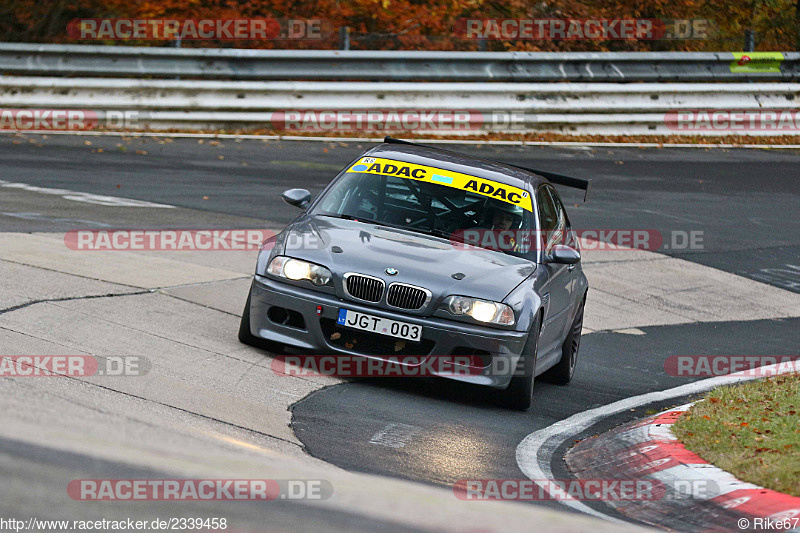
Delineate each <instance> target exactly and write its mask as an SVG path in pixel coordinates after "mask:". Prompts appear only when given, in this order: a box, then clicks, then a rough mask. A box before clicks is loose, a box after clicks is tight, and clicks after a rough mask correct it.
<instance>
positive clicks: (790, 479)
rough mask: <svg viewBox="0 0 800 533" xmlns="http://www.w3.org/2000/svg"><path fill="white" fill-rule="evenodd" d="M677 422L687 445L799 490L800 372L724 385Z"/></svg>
mask: <svg viewBox="0 0 800 533" xmlns="http://www.w3.org/2000/svg"><path fill="white" fill-rule="evenodd" d="M705 400H706V401H704V402H699V403H697V404H695V405H694V406H693V407H692V408H691V409H690V410H689V411H688V412H687V413H686V414H684V415H683V416H681V417H680V418H679V419H678V422H677V423H676V424H675V425H674V426H673V429H672V431H673V433H674V434H675V436H676V437H677V438H678V439H679V440H680V441H681V442H683V443H684V444H685V445H686V447H687V448H688V449H689V450H691V451H693V452H694V453H696V454H698V455H699V456H700V457H702V458H703V459H705V460H706V461H708V462H710V463H712V464H713V465H715V466H717V467H719V468H721V469H723V470H726V471H727V472H730V473H731V474H733V475H734V476H736V477H737V478H739V479H741V480H743V481H748V482H750V483H755V484H757V485H761V486H762V487H766V488H768V489H772V490H776V491H779V492H783V493H786V494H791V495H793V496H800V374H798V373H795V374H783V375H780V376H775V377H771V378H768V379H765V380H758V381H751V382H748V383H744V384H741V385H736V386H733V387H720V388H717V389H714V390H712V391H711V392H709V393H708V394H706V396H705Z"/></svg>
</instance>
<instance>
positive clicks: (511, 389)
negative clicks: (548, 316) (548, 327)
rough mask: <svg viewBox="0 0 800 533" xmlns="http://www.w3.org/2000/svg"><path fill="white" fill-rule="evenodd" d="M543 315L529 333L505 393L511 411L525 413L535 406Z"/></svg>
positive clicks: (539, 315)
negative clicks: (537, 362) (534, 389)
mask: <svg viewBox="0 0 800 533" xmlns="http://www.w3.org/2000/svg"><path fill="white" fill-rule="evenodd" d="M541 324H542V315H541V313H539V314H538V315H537V317H536V321H535V322H534V323H533V325H532V326H531V329H530V332H529V333H528V341H527V342H526V343H525V348H524V349H523V350H522V355H521V356H520V359H519V362H518V363H517V368H516V370H515V372H514V373H515V374H517V373H519V374H521V375H515V376H514V377H512V378H511V383H509V384H508V388H507V389H506V390H505V391H503V392H504V398H503V399H504V400H505V402H504V403H505V405H506V406H507V407H509V408H511V409H516V410H518V411H525V410H527V409H528V408H530V406H531V405H532V404H533V383H534V381H535V379H536V355H537V353H538V349H539V332H540V331H541V329H542V328H541Z"/></svg>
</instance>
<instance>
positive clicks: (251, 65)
mask: <svg viewBox="0 0 800 533" xmlns="http://www.w3.org/2000/svg"><path fill="white" fill-rule="evenodd" d="M783 55H784V59H783V61H782V62H781V64H780V68H779V71H777V72H738V71H737V72H733V71H732V70H731V64H732V63H734V62H735V59H734V55H733V54H732V53H730V52H604V53H596V52H409V51H336V50H249V49H248V50H245V49H202V48H182V49H180V48H156V47H132V46H94V45H54V44H27V43H0V72H1V73H4V74H6V75H8V74H18V75H33V76H102V77H135V78H175V77H185V78H200V79H231V80H328V81H344V80H347V81H381V82H386V81H455V82H554V81H573V82H616V83H619V82H656V81H659V82H665V81H667V82H715V81H725V82H735V81H786V82H789V81H800V52H786V53H784V54H783Z"/></svg>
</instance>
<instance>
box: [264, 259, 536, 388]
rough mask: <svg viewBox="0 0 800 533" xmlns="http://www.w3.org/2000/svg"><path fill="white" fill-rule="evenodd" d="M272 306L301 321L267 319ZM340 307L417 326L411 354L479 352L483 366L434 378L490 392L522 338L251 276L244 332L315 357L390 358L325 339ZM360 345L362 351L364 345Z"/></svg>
mask: <svg viewBox="0 0 800 533" xmlns="http://www.w3.org/2000/svg"><path fill="white" fill-rule="evenodd" d="M317 306H320V307H321V314H318V313H317ZM273 307H275V308H280V309H285V310H289V311H292V312H293V313H296V314H299V315H300V316H302V320H300V319H299V318H297V315H295V314H292V317H293V318H292V319H291V320H285V321H282V322H286V323H279V322H277V321H276V320H273V318H274V317H275V315H276V314H277V313H276V312H275V310H273V311H272V313H270V309H271V308H273ZM342 307H344V308H347V309H351V310H353V311H358V312H362V313H368V314H371V315H374V316H379V317H382V318H388V319H391V320H399V321H402V322H407V323H409V324H417V325H420V326H422V328H423V333H422V341H421V342H420V343H412V346H411V347H410V348H409V349H412V350H413V349H415V350H417V351H416V352H415V353H414V355H425V356H430V355H472V354H473V353H480V354H481V359H482V360H483V361H484V362H483V363H482V364H481V366H470V367H465V366H462V365H456V366H461V368H462V369H463V370H464V372H463V373H462V372H452V373H451V372H448V373H446V374H440V375H442V377H447V378H450V379H455V380H458V381H465V382H468V383H474V384H478V385H486V386H490V387H496V388H505V387H506V386H508V383H509V381H510V380H511V377H512V375H513V371H514V369H515V368H516V366H517V361H518V359H519V356H520V353H521V352H522V349H523V347H524V346H525V342H526V341H527V338H528V335H527V333H526V332H519V331H509V330H499V329H494V328H488V327H483V326H477V325H472V324H466V323H462V322H456V321H452V320H446V319H442V318H438V317H423V316H415V315H407V314H404V313H401V312H396V311H389V310H386V309H381V308H377V307H370V306H367V305H363V304H361V303H358V302H354V301H349V300H343V299H341V298H339V297H337V296H335V295H330V294H326V293H321V292H318V291H314V290H311V289H304V288H301V287H297V286H294V285H289V284H287V283H281V282H279V281H275V280H272V279H269V278H265V277H262V276H258V275H256V276H255V279H254V281H253V285H252V288H251V292H250V331H251V333H252V334H253V335H255V336H256V337H259V338H262V339H266V340H269V341H273V342H278V343H281V344H285V345H287V346H291V347H294V348H300V349H303V350H310V351H312V352H313V353H314V354H315V355H327V354H335V353H340V354H350V355H358V356H363V357H371V358H381V357H380V355H384V356H389V355H393V353H392V351H391V350H387V353H384V352H376V351H375V350H374V349H373V350H370V352H371V353H367V352H366V351H365V352H360V351H358V345H353V349H348V348H345V347H343V346H342V345H341V343H339V344H336V343H334V342H333V341H332V340H331V331H332V329H331V328H340V327H339V326H336V325H335V323H336V319H337V317H338V315H339V309H341V308H342ZM337 331H343V332H344V331H345V330H344V329H337ZM353 331H355V330H353ZM373 336H374V335H373ZM380 337H385V336H380ZM385 338H386V339H387V342H393V341H397V340H400V339H394V338H392V337H385ZM361 346H362V349H363V346H364V343H362V345H361ZM397 364H402V363H397Z"/></svg>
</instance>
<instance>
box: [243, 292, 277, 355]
mask: <svg viewBox="0 0 800 533" xmlns="http://www.w3.org/2000/svg"><path fill="white" fill-rule="evenodd" d="M239 342H242V343H244V344H247V345H248V346H255V347H256V348H263V349H264V350H268V351H270V352H272V353H277V354H279V353H282V352H283V349H284V348H285V346H284V345H283V344H280V343H278V342H273V341H268V340H266V339H261V338H259V337H256V336H255V335H253V333H252V332H251V331H250V294H249V293H248V295H247V303H246V304H244V311H242V321H241V322H239Z"/></svg>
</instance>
